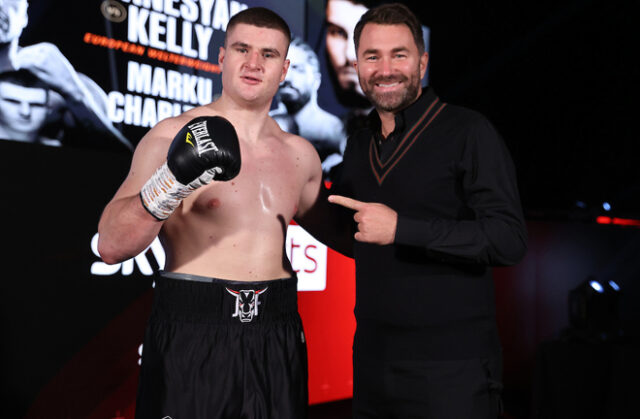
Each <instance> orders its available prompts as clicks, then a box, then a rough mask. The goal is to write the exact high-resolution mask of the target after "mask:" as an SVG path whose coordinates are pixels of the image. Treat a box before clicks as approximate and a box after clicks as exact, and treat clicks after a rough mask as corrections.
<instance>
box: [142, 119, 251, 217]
mask: <svg viewBox="0 0 640 419" xmlns="http://www.w3.org/2000/svg"><path fill="white" fill-rule="evenodd" d="M239 172H240V144H239V142H238V136H237V134H236V130H235V129H234V128H233V125H231V123H230V122H229V121H227V120H226V119H224V118H222V117H220V116H200V117H198V118H195V119H192V120H191V121H189V123H188V124H186V125H185V126H184V127H183V128H182V129H181V130H180V131H179V132H178V134H177V135H176V136H175V138H174V140H173V142H172V143H171V146H170V147H169V152H168V153H167V161H166V162H165V163H164V164H163V165H162V166H161V167H160V168H159V169H158V170H157V171H156V172H155V173H154V174H153V176H152V177H151V178H150V179H149V180H148V181H147V183H145V184H144V186H143V187H142V190H141V191H140V199H141V200H142V205H143V206H144V207H145V208H146V209H147V211H149V213H150V214H151V215H153V216H154V217H155V218H157V219H158V220H166V219H167V218H169V216H170V215H171V214H172V213H173V211H174V210H175V209H176V208H177V207H178V206H179V205H180V203H181V202H182V200H183V199H184V198H186V197H187V196H189V194H191V193H192V192H193V191H195V190H196V189H198V188H199V187H201V186H204V185H206V184H208V183H210V182H211V181H212V180H213V179H214V178H215V179H216V180H222V181H227V180H230V179H233V178H234V177H236V176H237V175H238V173H239Z"/></svg>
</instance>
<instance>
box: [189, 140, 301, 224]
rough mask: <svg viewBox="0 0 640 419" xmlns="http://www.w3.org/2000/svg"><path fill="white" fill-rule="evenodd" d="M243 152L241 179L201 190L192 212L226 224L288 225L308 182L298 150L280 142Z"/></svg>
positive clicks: (243, 150) (194, 200)
mask: <svg viewBox="0 0 640 419" xmlns="http://www.w3.org/2000/svg"><path fill="white" fill-rule="evenodd" d="M241 151H242V164H241V169H240V173H239V174H238V176H237V177H236V178H234V179H232V180H230V181H228V182H214V184H212V185H210V186H208V187H206V188H203V189H202V191H198V192H199V193H198V194H197V195H195V196H194V199H193V201H192V203H191V205H192V207H191V211H193V212H195V213H197V214H200V215H203V216H205V217H206V218H207V219H209V220H211V221H212V222H224V223H227V225H235V224H238V225H242V226H251V225H255V227H256V228H262V227H265V226H264V225H263V223H272V222H274V221H277V222H278V224H280V223H283V222H284V223H286V224H288V223H289V221H290V220H291V218H292V217H293V215H294V214H295V212H296V210H297V203H298V200H299V198H300V193H301V190H302V187H303V185H304V183H305V181H306V179H304V174H303V168H302V167H300V163H299V160H298V158H297V156H296V155H295V151H294V150H293V149H292V148H291V147H290V146H288V145H287V144H284V143H282V142H280V141H277V140H272V141H266V142H265V143H264V144H257V145H253V146H247V145H242V146H241Z"/></svg>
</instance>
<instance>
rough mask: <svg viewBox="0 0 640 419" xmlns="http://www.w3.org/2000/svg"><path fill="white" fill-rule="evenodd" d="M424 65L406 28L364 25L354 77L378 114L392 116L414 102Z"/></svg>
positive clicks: (421, 54)
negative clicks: (387, 113) (378, 111)
mask: <svg viewBox="0 0 640 419" xmlns="http://www.w3.org/2000/svg"><path fill="white" fill-rule="evenodd" d="M427 61H428V55H427V53H426V52H422V53H421V52H420V51H418V47H417V46H416V44H415V41H414V39H413V36H412V35H411V31H410V30H409V27H407V26H406V25H379V24H376V23H368V24H366V25H365V26H364V28H363V29H362V33H361V35H360V43H359V46H358V62H357V71H358V77H359V79H360V85H361V86H362V90H363V91H364V93H365V95H366V96H367V98H369V100H370V101H371V102H372V103H373V104H374V105H375V107H376V108H377V109H378V110H382V111H385V112H396V111H398V110H401V109H403V108H405V107H406V106H408V105H409V104H411V103H412V102H413V101H414V100H416V99H417V98H418V96H419V95H420V92H421V85H420V81H421V79H422V77H423V76H424V73H425V71H426V69H427Z"/></svg>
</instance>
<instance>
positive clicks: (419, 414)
mask: <svg viewBox="0 0 640 419" xmlns="http://www.w3.org/2000/svg"><path fill="white" fill-rule="evenodd" d="M358 341H359V339H358V332H356V341H355V345H354V362H353V417H354V418H355V419H365V418H366V419H373V418H375V419H392V418H397V419H418V418H420V419H496V418H498V417H499V415H500V414H501V413H502V402H501V391H502V383H501V379H502V378H501V377H502V358H501V356H500V354H496V355H495V356H492V357H487V358H475V359H454V360H448V359H447V360H430V359H403V357H401V356H398V354H395V356H385V355H384V354H381V352H380V351H378V348H376V347H368V346H367V345H359V342H358Z"/></svg>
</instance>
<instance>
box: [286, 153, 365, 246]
mask: <svg viewBox="0 0 640 419" xmlns="http://www.w3.org/2000/svg"><path fill="white" fill-rule="evenodd" d="M309 148H311V151H312V152H313V153H309V157H308V158H307V159H305V160H304V161H305V162H306V170H307V173H309V178H308V181H307V183H306V184H305V186H304V188H303V191H302V195H301V197H300V202H299V205H298V212H297V213H296V215H295V217H294V219H295V221H296V222H297V223H298V224H299V225H301V226H302V228H304V229H305V230H306V231H307V232H308V233H309V234H311V235H312V236H313V237H315V238H316V239H317V240H319V241H320V242H322V243H324V244H325V245H327V246H329V247H331V248H332V249H333V250H335V251H337V252H340V253H342V254H343V255H345V256H348V257H353V256H352V254H353V236H352V234H351V233H350V231H351V230H350V229H349V228H346V227H344V223H343V222H342V220H341V219H340V217H339V216H338V213H337V211H336V209H335V208H333V207H332V206H331V204H329V202H328V201H327V197H328V196H329V191H328V189H327V188H326V186H325V185H324V181H323V178H322V166H321V164H320V158H319V156H318V153H317V152H316V151H315V149H313V147H309Z"/></svg>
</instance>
